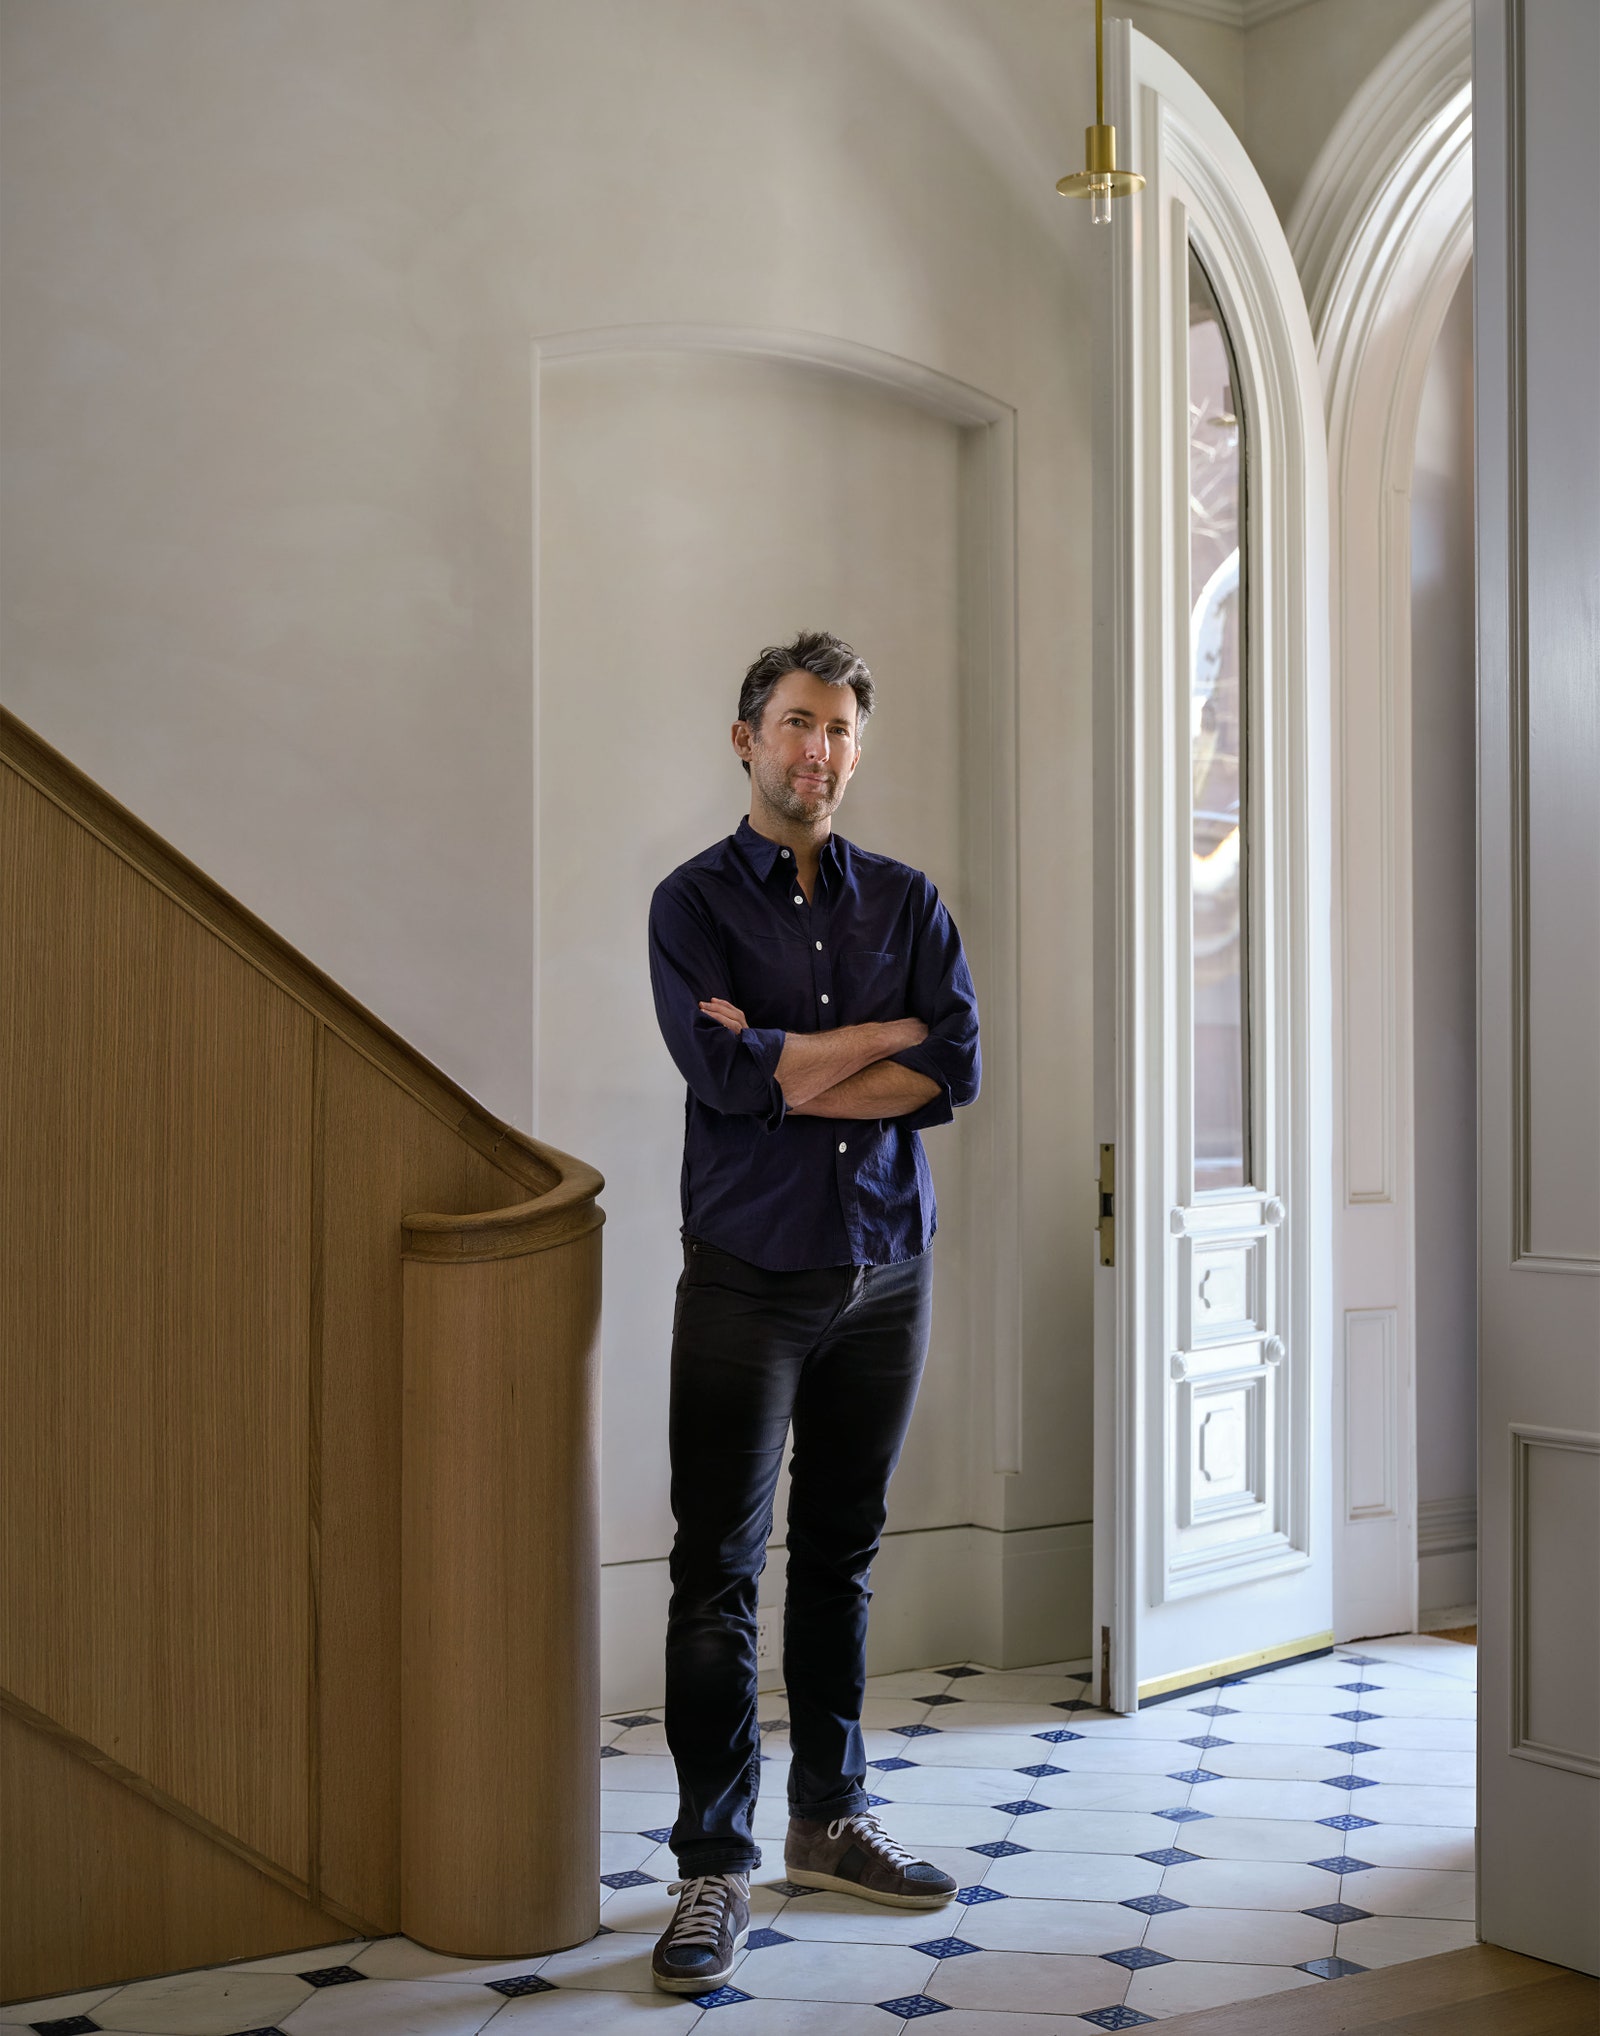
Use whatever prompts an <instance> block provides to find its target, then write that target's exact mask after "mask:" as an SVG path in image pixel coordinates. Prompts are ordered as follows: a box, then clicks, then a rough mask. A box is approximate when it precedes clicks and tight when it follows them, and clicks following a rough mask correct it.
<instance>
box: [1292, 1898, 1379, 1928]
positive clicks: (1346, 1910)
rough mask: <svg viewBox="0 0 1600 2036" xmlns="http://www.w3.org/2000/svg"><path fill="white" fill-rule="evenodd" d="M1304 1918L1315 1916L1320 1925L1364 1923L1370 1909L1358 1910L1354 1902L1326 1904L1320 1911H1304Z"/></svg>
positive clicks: (1302, 1912) (1370, 1912) (1369, 1913)
mask: <svg viewBox="0 0 1600 2036" xmlns="http://www.w3.org/2000/svg"><path fill="white" fill-rule="evenodd" d="M1300 1913H1301V1915H1302V1916H1315V1918H1316V1919H1317V1921H1318V1922H1319V1923H1364V1922H1365V1921H1366V1920H1367V1918H1368V1917H1369V1916H1370V1915H1371V1914H1372V1911H1371V1910H1370V1909H1358V1908H1357V1907H1356V1906H1355V1904H1354V1903H1353V1902H1324V1903H1323V1905H1322V1907H1321V1908H1320V1909H1302V1910H1301V1911H1300Z"/></svg>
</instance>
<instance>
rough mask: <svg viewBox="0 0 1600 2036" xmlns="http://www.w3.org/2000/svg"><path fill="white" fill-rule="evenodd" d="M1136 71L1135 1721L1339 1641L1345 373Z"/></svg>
mask: <svg viewBox="0 0 1600 2036" xmlns="http://www.w3.org/2000/svg"><path fill="white" fill-rule="evenodd" d="M1107 53H1108V60H1109V77H1108V84H1109V87H1110V97H1111V101H1112V105H1113V109H1114V117H1115V119H1116V120H1117V122H1118V124H1119V125H1121V126H1122V127H1123V130H1124V134H1125V136H1126V146H1127V152H1128V160H1129V161H1130V162H1134V163H1137V165H1138V167H1139V168H1140V169H1141V170H1143V171H1145V172H1146V173H1147V174H1148V175H1149V176H1150V177H1151V187H1150V188H1149V189H1148V190H1147V191H1146V192H1145V193H1144V194H1143V196H1142V197H1140V198H1139V199H1137V200H1135V201H1133V204H1132V205H1130V206H1128V207H1127V208H1126V209H1124V210H1123V211H1122V213H1121V218H1120V223H1119V225H1118V226H1116V227H1114V228H1113V233H1114V235H1115V239H1114V241H1113V244H1112V246H1111V249H1110V253H1111V258H1112V263H1113V268H1114V281H1113V283H1112V287H1111V291H1110V301H1111V305H1112V312H1111V319H1110V325H1111V331H1110V335H1109V337H1110V346H1111V352H1110V359H1109V361H1108V362H1107V363H1106V367H1107V370H1108V372H1107V374H1106V376H1105V385H1106V386H1107V388H1108V391H1109V400H1108V402H1107V403H1106V404H1105V405H1104V406H1103V413H1102V428H1103V429H1104V430H1105V431H1106V432H1107V434H1108V439H1107V440H1105V441H1103V442H1102V455H1103V462H1104V463H1103V466H1102V471H1103V472H1104V473H1106V475H1107V476H1108V479H1109V490H1108V500H1107V503H1106V509H1107V513H1106V515H1105V516H1104V518H1103V519H1100V518H1097V545H1098V544H1099V543H1100V542H1101V541H1102V539H1103V540H1104V542H1105V545H1106V550H1105V553H1104V554H1103V555H1101V556H1098V557H1097V567H1096V584H1097V593H1098V598H1099V599H1100V601H1101V604H1102V606H1101V614H1100V618H1099V635H1100V641H1099V643H1098V646H1097V648H1098V652H1099V655H1098V657H1097V665H1098V667H1099V670H1100V675H1101V684H1100V688H1099V690H1098V693H1097V705H1096V748H1097V756H1096V778H1097V782H1098V784H1099V786H1100V795H1101V796H1107V795H1113V794H1114V802H1113V803H1114V808H1115V818H1114V824H1108V825H1107V826H1106V827H1104V828H1101V827H1097V830H1096V833H1097V842H1098V844H1099V846H1098V849H1097V854H1098V855H1099V856H1100V857H1101V861H1100V865H1099V878H1098V880H1097V885H1096V974H1097V977H1098V978H1099V980H1100V982H1101V984H1102V985H1103V986H1106V987H1104V988H1103V989H1102V991H1101V1008H1100V1010H1099V1012H1098V1013H1097V1022H1096V1036H1097V1050H1096V1063H1097V1065H1096V1116H1097V1123H1098V1125H1099V1129H1098V1131H1097V1136H1098V1137H1099V1138H1100V1139H1101V1140H1102V1141H1105V1142H1108V1143H1114V1144H1115V1147H1116V1174H1117V1178H1116V1189H1115V1194H1116V1263H1115V1265H1114V1266H1113V1267H1111V1268H1109V1269H1102V1270H1100V1271H1099V1272H1098V1273H1097V1275H1096V1279H1097V1300H1096V1311H1095V1313H1096V1325H1095V1341H1096V1503H1095V1513H1096V1533H1095V1563H1096V1621H1095V1623H1096V1627H1097V1629H1098V1630H1099V1631H1100V1633H1101V1635H1102V1660H1103V1661H1104V1660H1105V1657H1106V1654H1107V1652H1108V1653H1109V1663H1108V1666H1107V1669H1106V1672H1105V1674H1104V1675H1103V1683H1104V1688H1105V1697H1106V1698H1107V1699H1108V1700H1109V1702H1110V1704H1111V1705H1112V1707H1113V1708H1115V1709H1117V1710H1122V1711H1126V1710H1132V1709H1134V1708H1136V1706H1137V1705H1138V1703H1139V1702H1140V1700H1141V1698H1144V1699H1145V1700H1148V1699H1149V1698H1150V1697H1152V1696H1156V1695H1161V1694H1167V1693H1168V1692H1169V1691H1170V1690H1171V1689H1172V1688H1175V1687H1183V1686H1187V1685H1188V1684H1190V1683H1191V1682H1196V1681H1200V1680H1203V1679H1206V1678H1208V1677H1210V1676H1213V1675H1215V1674H1217V1673H1220V1672H1223V1671H1225V1670H1227V1669H1235V1668H1237V1667H1240V1666H1244V1665H1247V1663H1254V1662H1257V1661H1260V1660H1263V1659H1265V1658H1268V1657H1270V1656H1272V1655H1274V1654H1286V1653H1291V1652H1297V1651H1301V1650H1303V1649H1310V1648H1315V1647H1318V1646H1326V1645H1327V1643H1328V1641H1329V1640H1330V1639H1331V1632H1329V1630H1328V1627H1329V1617H1330V1590H1331V1582H1330V1575H1329V1571H1330V1562H1329V1534H1328V1525H1327V1522H1328V1507H1329V1493H1328V1488H1327V1474H1326V1463H1327V1455H1328V1452H1327V1449H1326V1446H1325V1442H1326V1437H1327V1432H1328V1431H1327V1421H1328V1350H1327V1345H1328V1322H1329V1298H1330V1287H1329V1280H1328V1232H1329V1206H1328V1188H1327V1183H1328V1179H1329V1175H1330V1170H1331V1136H1332V1134H1331V1123H1330V1109H1331V1102H1330V1094H1329V1084H1328V1065H1329V1049H1328V1007H1329V1002H1330V990H1329V978H1328V939H1327V928H1328V924H1329V898H1328V888H1327V885H1328V852H1327V841H1328V783H1327V775H1326V758H1327V745H1328V728H1327V714H1328V699H1327V617H1326V595H1327V581H1326V576H1325V570H1324V560H1325V555H1326V553H1325V546H1326V509H1327V477H1326V469H1325V463H1324V461H1325V455H1324V434H1323V421H1322V414H1321V413H1322V392H1321V383H1320V378H1319V374H1318V369H1317V361H1316V353H1315V346H1314V343H1313V340H1312V335H1311V330H1310V327H1309V324H1308V322H1307V319H1306V315H1305V308H1304V304H1303V301H1302V296H1301V286H1300V282H1299V279H1298V277H1297V275H1296V274H1295V270H1294V266H1293V262H1292V260H1291V257H1290V253H1289V249H1288V246H1287V243H1286V242H1285V241H1284V239H1283V236H1282V233H1281V230H1280V229H1279V227H1278V224H1277V221H1276V218H1275V216H1274V215H1273V213H1272V208H1271V204H1270V201H1269V200H1268V199H1267V196H1266V193H1265V191H1264V189H1263V188H1262V187H1261V184H1260V179H1259V177H1258V176H1257V174H1256V172H1255V170H1254V168H1253V166H1252V165H1251V163H1250V161H1249V158H1248V156H1247V155H1246V154H1245V151H1244V149H1243V147H1242V145H1241V144H1240V142H1239V141H1238V139H1237V137H1236V136H1235V135H1234V133H1233V132H1232V130H1231V129H1230V128H1229V127H1228V125H1227V122H1226V121H1225V120H1224V119H1223V118H1222V116H1221V114H1220V113H1218V112H1217V110H1216V109H1215V107H1213V106H1212V105H1211V103H1210V101H1209V100H1207V99H1206V98H1205V96H1204V94H1203V93H1201V92H1200V90H1199V88H1198V87H1197V86H1196V85H1195V84H1194V82H1193V81H1192V79H1190V78H1189V76H1188V75H1187V73H1186V72H1184V71H1183V70H1182V68H1181V67H1180V66H1179V65H1178V64H1177V63H1175V62H1174V61H1173V59H1172V58H1171V57H1169V56H1167V55H1166V53H1165V52H1163V51H1162V50H1160V49H1159V48H1157V46H1156V45H1155V44H1153V43H1151V42H1149V41H1148V40H1147V39H1146V38H1144V37H1142V36H1139V35H1137V34H1136V33H1135V32H1134V31H1133V30H1132V29H1131V27H1130V26H1129V24H1127V23H1126V22H1113V23H1110V24H1108V42H1107ZM1163 204H1167V205H1170V206H1171V207H1172V208H1173V209H1172V214H1171V216H1170V217H1168V216H1164V214H1163V213H1162V212H1161V211H1160V210H1158V209H1157V208H1159V207H1161V206H1162V205H1163ZM1191 226H1192V227H1193V229H1194V231H1195V233H1196V235H1197V237H1198V238H1199V239H1200V240H1201V242H1202V246H1203V250H1204V255H1205V260H1206V266H1207V269H1208V273H1209V276H1210V281H1211V283H1212V285H1213V287H1214V288H1215V290H1216V292H1217V295H1218V299H1219V302H1220V303H1221V306H1222V309H1223V313H1224V316H1225V317H1226V319H1227V321H1228V324H1229V328H1230V337H1231V339H1232V341H1233V345H1234V349H1235V364H1236V369H1237V372H1238V376H1239V379H1240V383H1241V393H1242V396H1243V399H1244V401H1245V406H1246V411H1247V414H1248V417H1249V429H1248V432H1247V437H1246V487H1247V492H1248V499H1249V502H1250V515H1251V519H1252V534H1251V537H1250V568H1251V570H1250V575H1249V579H1248V582H1247V588H1248V591H1247V601H1248V623H1247V627H1248V630H1249V632H1250V637H1251V641H1252V642H1253V644H1254V646H1255V650H1254V653H1253V656H1252V661H1251V664H1252V677H1251V684H1252V711H1253V722H1254V728H1253V736H1254V740H1253V745H1252V748H1253V756H1252V760H1251V763H1250V770H1251V779H1252V783H1251V800H1252V814H1253V818H1252V839H1253V841H1254V843H1255V845H1256V853H1255V855H1254V857H1253V858H1252V867H1251V871H1250V876H1249V885H1250V890H1249V906H1248V909H1249V912H1250V915H1251V924H1252V930H1253V946H1254V952H1253V957H1252V963H1251V969H1250V975H1251V986H1250V998H1251V1020H1252V1025H1251V1033H1252V1036H1251V1042H1250V1056H1251V1091H1252V1094H1253V1096H1254V1098H1255V1099H1256V1100H1257V1102H1258V1104H1259V1106H1260V1116H1259V1117H1258V1119H1257V1121H1256V1124H1255V1127H1254V1141H1253V1142H1254V1144H1255V1148H1256V1150H1255V1168H1256V1178H1255V1181H1254V1183H1253V1186H1252V1188H1251V1189H1250V1190H1246V1191H1240V1192H1238V1193H1237V1194H1234V1193H1230V1194H1229V1195H1228V1196H1227V1197H1197V1195H1196V1193H1195V1191H1194V1188H1193V1184H1192V1180H1191V1178H1190V1176H1191V1174H1192V1164H1191V1161H1190V1157H1189V1155H1188V1152H1187V1148H1188V1145H1189V1143H1190V1139H1189V1135H1188V1130H1187V1127H1188V1125H1189V1123H1190V1115H1189V1102H1188V1077H1187V1074H1186V1068H1187V1056H1186V1054H1184V1053H1181V1052H1179V1051H1178V1050H1177V1047H1176V1045H1175V1041H1177V1040H1178V1039H1180V1038H1182V1037H1185V1036H1186V1033H1187V1014H1188V978H1187V974H1186V973H1185V971H1184V970H1183V969H1181V968H1179V969H1177V972H1176V976H1175V975H1174V969H1175V968H1176V964H1175V963H1174V962H1173V961H1172V960H1171V959H1170V956H1171V955H1173V954H1179V953H1181V952H1182V951H1183V948H1182V940H1181V938H1180V935H1179V933H1178V932H1177V931H1176V930H1175V929H1177V928H1179V927H1181V926H1182V925H1183V924H1186V923H1187V922H1186V920H1185V918H1184V915H1185V913H1186V912H1187V910H1188V903H1189V893H1188V876H1187V871H1188V850H1187V845H1186V844H1187V834H1186V832H1185V828H1186V824H1187V814H1188V795H1187V792H1186V790H1185V783H1186V778H1187V771H1188V763H1187V754H1186V753H1185V755H1184V756H1183V757H1181V758H1180V757H1179V756H1177V755H1176V753H1175V751H1174V749H1173V738H1172V730H1173V729H1174V727H1175V726H1176V725H1177V721H1178V719H1180V718H1181V717H1178V716H1177V712H1176V709H1175V708H1174V707H1173V706H1172V704H1171V702H1172V701H1173V699H1175V698H1176V697H1177V696H1176V694H1175V693H1174V691H1173V688H1174V686H1175V685H1176V684H1177V683H1178V682H1177V678H1176V674H1177V673H1178V672H1179V671H1180V670H1186V669H1187V655H1188V653H1187V645H1188V606H1187V600H1186V598H1185V593H1184V590H1185V588H1186V586H1187V575H1188V528H1189V524H1188V488H1187V479H1186V475H1187V442H1188V434H1187V426H1186V425H1184V426H1183V427H1182V428H1181V430H1180V431H1179V432H1178V436H1177V438H1176V439H1175V438H1174V426H1173V423H1172V419H1171V417H1170V415H1169V411H1170V406H1171V390H1172V389H1173V388H1174V387H1175V386H1177V381H1176V380H1175V377H1178V379H1181V376H1180V375H1179V371H1178V369H1177V368H1176V367H1175V366H1174V363H1175V361H1178V360H1181V357H1182V353H1183V350H1184V349H1185V347H1186V343H1187V340H1186V336H1187V326H1188V318H1187V306H1188V282H1187V272H1188V246H1189V234H1190V230H1191ZM1163 264H1167V267H1166V268H1165V269H1164V268H1163V266H1162V265H1163ZM1164 305H1165V306H1169V307H1170V316H1168V315H1167V313H1166V312H1164V311H1163V310H1162V309H1161V308H1160V307H1162V306H1164ZM1164 319H1165V323H1164V324H1163V320H1164ZM1175 448H1176V453H1181V457H1177V456H1176V453H1175ZM1180 466H1181V468H1182V470H1183V471H1182V473H1181V474H1180V473H1179V472H1178V469H1179V467H1180ZM1180 650H1181V655H1180ZM1184 741H1185V743H1186V742H1187V734H1186V733H1185V735H1184ZM1208 1249H1209V1250H1212V1251H1215V1250H1218V1249H1226V1250H1227V1251H1229V1252H1232V1253H1233V1254H1235V1255H1236V1256H1237V1257H1238V1258H1239V1262H1240V1265H1241V1273H1240V1278H1241V1282H1242V1285H1241V1293H1242V1294H1248V1299H1247V1300H1246V1299H1241V1301H1240V1316H1241V1320H1240V1322H1239V1324H1238V1325H1236V1332H1237V1333H1234V1332H1233V1331H1230V1335H1229V1337H1228V1339H1227V1347H1226V1348H1222V1347H1220V1346H1219V1347H1218V1348H1217V1349H1211V1348H1209V1347H1206V1345H1207V1341H1208V1339H1207V1337H1206V1335H1205V1333H1204V1332H1203V1331H1201V1330H1196V1329H1195V1328H1194V1327H1193V1326H1192V1325H1191V1327H1190V1328H1189V1329H1188V1330H1187V1331H1186V1330H1185V1328H1184V1323H1185V1321H1186V1320H1187V1319H1188V1318H1189V1316H1190V1315H1191V1313H1195V1312H1197V1310H1195V1309H1193V1308H1192V1307H1191V1305H1190V1304H1191V1303H1192V1302H1193V1299H1194V1295H1195V1293H1196V1292H1198V1293H1199V1294H1200V1296H1201V1301H1202V1304H1203V1298H1204V1284H1203V1280H1202V1275H1203V1273H1204V1272H1205V1269H1206V1254H1207V1251H1208ZM1246 1265H1247V1266H1248V1270H1245V1269H1244V1268H1245V1267H1246ZM1224 1383H1226V1386H1227V1389H1228V1390H1230V1391H1238V1392H1240V1393H1247V1394H1249V1395H1250V1396H1251V1397H1250V1398H1249V1408H1250V1413H1249V1421H1250V1423H1251V1424H1252V1425H1251V1434H1252V1437H1253V1438H1254V1439H1253V1440H1252V1443H1251V1449H1252V1451H1255V1450H1257V1449H1259V1451H1260V1452H1261V1458H1262V1471H1261V1475H1260V1477H1259V1479H1258V1481H1257V1482H1256V1483H1255V1484H1253V1485H1252V1486H1251V1490H1252V1491H1253V1492H1254V1493H1255V1494H1257V1496H1258V1499H1259V1505H1258V1506H1257V1509H1256V1512H1257V1516H1258V1517H1256V1518H1255V1519H1254V1520H1253V1521H1252V1523H1251V1526H1250V1528H1249V1531H1248V1533H1247V1534H1246V1533H1241V1536H1240V1539H1239V1540H1238V1541H1236V1542H1234V1543H1232V1544H1231V1545H1224V1543H1223V1542H1222V1541H1220V1540H1219V1541H1218V1542H1217V1543H1216V1545H1215V1546H1212V1545H1211V1544H1210V1543H1209V1542H1208V1541H1207V1539H1206V1533H1205V1531H1202V1530H1201V1529H1200V1528H1198V1527H1197V1526H1196V1525H1195V1524H1194V1523H1190V1524H1189V1525H1186V1524H1185V1521H1184V1519H1183V1517H1182V1516H1183V1514H1184V1507H1183V1505H1182V1503H1180V1502H1176V1501H1175V1500H1174V1498H1173V1493H1174V1491H1177V1490H1180V1489H1181V1486H1182V1480H1183V1475H1184V1472H1185V1469H1186V1468H1187V1466H1188V1465H1189V1464H1190V1462H1191V1460H1192V1457H1193V1451H1194V1449H1195V1448H1196V1447H1198V1446H1199V1442H1198V1440H1197V1438H1198V1437H1199V1435H1200V1432H1201V1430H1202V1428H1203V1424H1204V1420H1205V1419H1206V1418H1207V1417H1206V1415H1205V1413H1204V1410H1203V1409H1204V1399H1203V1396H1204V1394H1206V1393H1209V1392H1212V1391H1221V1390H1222V1389H1223V1386H1224ZM1107 1641H1109V1647H1108V1648H1107V1646H1106V1642H1107Z"/></svg>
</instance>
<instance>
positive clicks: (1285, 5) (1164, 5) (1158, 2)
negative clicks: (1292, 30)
mask: <svg viewBox="0 0 1600 2036" xmlns="http://www.w3.org/2000/svg"><path fill="white" fill-rule="evenodd" d="M1136 4H1138V5H1139V6H1140V7H1141V8H1145V7H1150V8H1155V9H1157V10H1158V11H1159V12H1160V13H1162V14H1187V15H1190V16H1191V17H1192V18H1193V19H1194V20H1196V21H1214V22H1216V23H1217V24H1218V25H1219V26H1220V27H1222V28H1237V29H1239V30H1241V31H1243V30H1246V29H1251V28H1259V27H1260V26H1261V24H1262V23H1263V22H1264V21H1276V20H1277V18H1278V16H1279V15H1280V14H1293V13H1294V12H1295V11H1296V9H1298V8H1301V7H1309V6H1311V5H1312V4H1313V0H1136Z"/></svg>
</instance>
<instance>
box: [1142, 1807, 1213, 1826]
mask: <svg viewBox="0 0 1600 2036" xmlns="http://www.w3.org/2000/svg"><path fill="white" fill-rule="evenodd" d="M1155 1815H1156V1816H1158V1817H1165V1818H1166V1820H1167V1822H1168V1823H1169V1824H1195V1823H1198V1822H1199V1821H1200V1819H1201V1818H1208V1817H1209V1816H1210V1815H1211V1812H1210V1811H1209V1810H1157V1811H1156V1812H1155Z"/></svg>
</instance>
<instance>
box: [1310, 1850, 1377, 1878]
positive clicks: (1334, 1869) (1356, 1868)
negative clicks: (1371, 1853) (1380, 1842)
mask: <svg viewBox="0 0 1600 2036" xmlns="http://www.w3.org/2000/svg"><path fill="white" fill-rule="evenodd" d="M1306 1864H1307V1865H1308V1866H1320V1867H1321V1868H1322V1871H1323V1872H1324V1873H1370V1872H1371V1871H1372V1861H1371V1860H1370V1859H1353V1858H1352V1857H1351V1855H1350V1854H1349V1853H1348V1852H1336V1853H1334V1854H1333V1856H1332V1857H1331V1858H1329V1859H1312V1860H1308V1861H1307V1862H1306Z"/></svg>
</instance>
